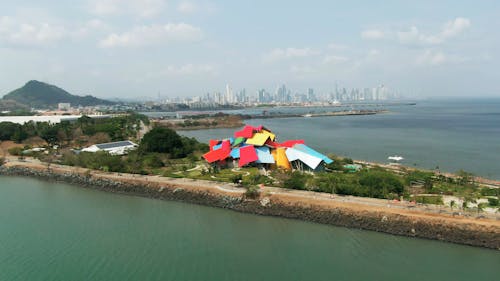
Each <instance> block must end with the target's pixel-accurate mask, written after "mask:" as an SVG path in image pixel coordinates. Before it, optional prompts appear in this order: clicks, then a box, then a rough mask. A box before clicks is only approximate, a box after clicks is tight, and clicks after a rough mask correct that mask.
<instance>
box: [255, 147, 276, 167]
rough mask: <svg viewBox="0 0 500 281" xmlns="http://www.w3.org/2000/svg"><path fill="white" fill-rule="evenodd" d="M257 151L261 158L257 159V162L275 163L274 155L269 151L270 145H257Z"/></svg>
mask: <svg viewBox="0 0 500 281" xmlns="http://www.w3.org/2000/svg"><path fill="white" fill-rule="evenodd" d="M255 151H256V152H257V157H258V158H259V160H257V161H255V163H266V164H274V157H273V156H272V155H271V153H270V152H269V147H267V146H260V147H255Z"/></svg>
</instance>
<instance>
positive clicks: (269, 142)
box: [265, 139, 280, 148]
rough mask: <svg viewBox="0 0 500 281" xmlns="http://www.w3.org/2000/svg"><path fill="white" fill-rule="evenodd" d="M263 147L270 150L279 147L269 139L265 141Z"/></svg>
mask: <svg viewBox="0 0 500 281" xmlns="http://www.w3.org/2000/svg"><path fill="white" fill-rule="evenodd" d="M265 145H267V146H269V147H271V148H276V147H278V146H280V144H279V143H277V142H274V141H272V140H271V139H267V140H266V143H265Z"/></svg>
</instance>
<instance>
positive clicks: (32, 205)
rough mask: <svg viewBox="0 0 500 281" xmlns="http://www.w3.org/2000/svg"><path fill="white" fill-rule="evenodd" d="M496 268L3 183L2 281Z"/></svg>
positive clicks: (366, 276)
mask: <svg viewBox="0 0 500 281" xmlns="http://www.w3.org/2000/svg"><path fill="white" fill-rule="evenodd" d="M499 265H500V252H498V251H494V250H487V249H480V248H473V247H467V246H460V245H454V244H448V243H443V242H437V241H428V240H420V239H410V238H405V237H397V236H392V235H386V234H380V233H376V232H368V231H360V230H351V229H346V228H338V227H332V226H325V225H319V224H313V223H306V222H301V221H294V220H287V219H280V218H272V217H261V216H255V215H249V214H241V213H236V212H232V211H227V210H222V209H215V208H209V207H202V206H197V205H191V204H183V203H176V202H168V201H159V200H151V199H145V198H137V197H129V196H123V195H117V194H110V193H104V192H99V191H94V190H88V189H83V188H77V187H73V186H69V185H64V184H54V183H47V182H41V181H37V180H33V179H26V178H13V177H1V178H0V280H2V281H11V280H12V281H13V280H23V281H24V280H30V281H36V280H72V281H73V280H108V281H113V280H120V281H121V280H214V281H224V280H228V281H234V280H273V281H274V280H290V281H291V280H363V281H365V280H387V281H390V280H398V281H399V280H407V281H412V280H419V281H420V280H441V281H442V280H453V281H460V280H464V281H470V280H495V279H498V278H497V277H498V276H499V275H500V267H499ZM495 276H496V277H495Z"/></svg>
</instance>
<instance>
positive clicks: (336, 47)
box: [328, 43, 347, 50]
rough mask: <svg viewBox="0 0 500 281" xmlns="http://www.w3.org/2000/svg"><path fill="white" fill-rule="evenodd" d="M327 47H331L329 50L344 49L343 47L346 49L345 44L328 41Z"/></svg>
mask: <svg viewBox="0 0 500 281" xmlns="http://www.w3.org/2000/svg"><path fill="white" fill-rule="evenodd" d="M328 49H331V50H345V49H347V46H346V45H343V44H337V43H330V44H328Z"/></svg>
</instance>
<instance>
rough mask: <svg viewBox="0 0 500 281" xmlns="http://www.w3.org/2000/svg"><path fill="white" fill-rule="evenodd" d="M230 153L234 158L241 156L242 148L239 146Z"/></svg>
mask: <svg viewBox="0 0 500 281" xmlns="http://www.w3.org/2000/svg"><path fill="white" fill-rule="evenodd" d="M229 155H230V156H231V157H233V158H234V159H237V158H240V148H239V147H235V148H233V150H231V153H230V154H229Z"/></svg>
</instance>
